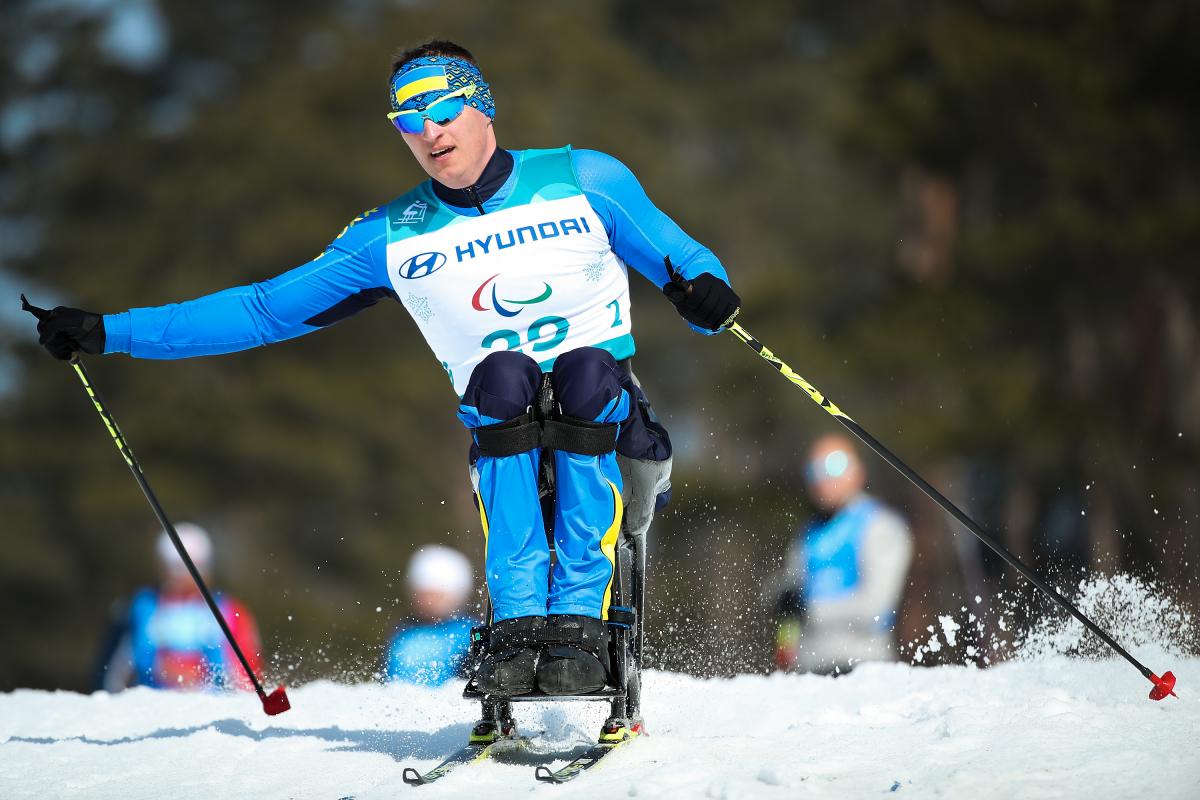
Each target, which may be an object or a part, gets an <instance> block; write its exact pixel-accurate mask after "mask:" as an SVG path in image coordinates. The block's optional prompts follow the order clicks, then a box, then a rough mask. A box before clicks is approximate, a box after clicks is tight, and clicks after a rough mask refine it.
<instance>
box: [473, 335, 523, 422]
mask: <svg viewBox="0 0 1200 800" xmlns="http://www.w3.org/2000/svg"><path fill="white" fill-rule="evenodd" d="M541 382H542V369H541V367H539V366H538V364H537V362H536V361H534V360H533V359H532V358H530V357H529V356H527V355H525V354H524V353H518V352H516V351H509V350H502V351H500V352H496V353H492V354H490V355H488V356H487V358H485V359H483V361H480V362H479V364H478V365H477V366H476V367H475V369H474V370H472V371H471V378H470V380H468V381H467V389H466V391H465V392H463V396H462V403H463V405H468V406H474V407H475V408H477V409H479V413H481V414H486V415H487V416H489V417H495V418H496V419H501V420H511V419H516V418H517V417H519V416H521V415H522V414H524V413H525V412H526V411H527V410H528V409H529V407H530V406H532V405H533V404H534V402H535V399H536V397H537V391H538V387H539V386H540V385H541Z"/></svg>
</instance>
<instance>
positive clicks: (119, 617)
mask: <svg viewBox="0 0 1200 800" xmlns="http://www.w3.org/2000/svg"><path fill="white" fill-rule="evenodd" d="M175 530H176V533H178V534H179V538H180V540H181V541H182V542H183V546H184V548H185V549H186V550H187V551H188V554H189V555H190V556H191V557H192V561H193V562H195V564H196V568H197V569H198V570H200V574H201V575H202V576H203V577H204V579H205V581H206V582H208V580H209V576H210V574H211V572H212V562H213V546H212V540H211V539H210V538H209V536H208V534H207V533H206V532H205V531H204V529H203V528H201V527H200V526H198V525H194V524H192V523H189V522H182V523H180V524H179V525H177V526H176V528H175ZM156 550H157V552H158V561H159V566H160V576H161V577H160V580H159V585H158V586H147V587H143V588H141V589H138V590H137V591H136V592H134V594H133V596H132V597H131V598H129V599H128V600H126V601H123V602H119V603H118V604H117V605H115V606H114V608H113V614H112V623H111V625H110V627H109V631H108V634H107V636H106V637H105V641H104V646H103V648H102V655H101V659H100V664H99V668H98V669H97V674H96V679H95V688H96V689H103V690H105V691H110V692H117V691H121V690H122V689H126V688H129V687H131V686H151V687H156V688H161V689H207V688H237V689H252V688H253V687H252V686H251V685H250V682H249V680H248V679H247V678H246V676H245V673H244V672H243V671H242V668H241V665H240V664H239V663H238V661H237V656H236V655H235V654H234V652H233V650H232V648H230V646H229V643H228V642H227V641H226V640H225V637H224V635H223V634H222V633H221V628H220V626H219V625H218V624H217V621H216V620H215V619H214V618H213V615H212V611H211V610H210V609H209V607H208V605H207V604H206V603H205V602H204V597H203V596H202V595H201V594H200V590H199V589H197V588H196V584H195V582H194V581H193V580H192V577H191V575H190V574H188V571H187V567H186V566H184V563H183V560H182V559H181V558H180V557H179V554H178V553H177V552H176V551H175V546H174V545H173V544H172V543H171V540H170V538H169V537H168V536H167V534H166V532H165V531H164V532H163V533H162V534H161V535H160V536H159V537H158V542H157V546H156ZM215 599H216V601H217V605H218V606H219V607H220V609H221V613H222V614H224V615H225V620H226V621H227V622H228V623H229V628H230V630H231V631H232V632H233V636H234V638H235V639H237V642H238V644H239V645H240V646H241V648H242V651H243V652H244V653H245V654H246V658H247V660H248V661H249V662H250V666H251V667H252V668H253V669H254V670H255V671H256V672H257V671H259V670H260V668H261V666H260V659H261V651H262V645H261V643H260V640H259V636H258V628H257V626H256V625H255V623H254V617H253V616H251V614H250V611H249V610H248V609H247V608H246V607H245V606H243V605H242V604H241V603H239V602H238V601H237V600H236V599H234V598H232V597H230V596H229V595H223V594H221V593H217V594H216V596H215Z"/></svg>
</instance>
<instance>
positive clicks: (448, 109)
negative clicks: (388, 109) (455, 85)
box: [387, 83, 475, 133]
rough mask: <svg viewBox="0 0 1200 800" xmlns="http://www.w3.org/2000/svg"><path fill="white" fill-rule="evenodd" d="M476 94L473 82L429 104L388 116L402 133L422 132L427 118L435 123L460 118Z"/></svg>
mask: <svg viewBox="0 0 1200 800" xmlns="http://www.w3.org/2000/svg"><path fill="white" fill-rule="evenodd" d="M474 94H475V84H473V83H471V84H468V85H466V86H464V87H463V88H461V89H456V90H455V91H453V92H451V93H450V94H444V95H442V96H441V97H439V98H438V99H437V100H434V101H433V102H432V103H430V104H429V105H427V106H422V107H420V108H413V109H409V110H408V111H393V112H392V113H390V114H388V115H387V118H388V119H390V120H391V121H392V124H393V125H395V126H396V130H398V131H400V132H401V133H421V132H422V131H424V130H425V120H430V121H431V122H433V124H434V125H449V124H450V123H451V122H453V121H454V120H456V119H458V115H459V114H461V113H462V112H463V109H464V108H466V107H467V99H468V98H470V97H471V96H472V95H474Z"/></svg>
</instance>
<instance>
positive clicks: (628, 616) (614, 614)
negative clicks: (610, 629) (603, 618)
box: [608, 606, 637, 628]
mask: <svg viewBox="0 0 1200 800" xmlns="http://www.w3.org/2000/svg"><path fill="white" fill-rule="evenodd" d="M636 622H637V611H636V610H634V609H632V608H623V607H621V606H609V607H608V624H609V625H616V626H619V627H622V628H631V627H633V625H634V623H636Z"/></svg>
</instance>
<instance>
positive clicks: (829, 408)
mask: <svg viewBox="0 0 1200 800" xmlns="http://www.w3.org/2000/svg"><path fill="white" fill-rule="evenodd" d="M666 266H667V273H668V274H669V275H671V279H672V280H673V281H675V282H676V283H679V284H680V285H682V286H688V283H687V281H686V280H685V279H684V278H683V276H682V275H680V274H679V273H678V272H676V271H675V269H674V268H673V267H672V266H671V259H670V258H669V257H668V258H667V259H666ZM739 311H741V309H737V310H736V311H734V312H733V314H732V315H730V317H729V319H728V320H726V321H725V324H724V325H723V326H722V327H723V328H725V329H727V330H728V331H729V332H730V333H732V334H733V335H734V336H736V337H737V338H738V339H741V340H742V341H743V342H745V343H746V346H748V347H749V348H750V349H751V350H753V351H754V352H755V353H758V355H759V356H761V357H762V358H763V360H765V361H766V362H767V363H768V364H770V365H771V366H773V367H775V369H777V370H779V373H780V374H781V375H783V377H785V378H787V379H788V380H789V381H791V382H792V383H793V384H795V385H796V386H798V387H800V388H801V389H803V390H804V393H805V394H807V395H808V396H809V397H810V398H811V399H812V401H813V402H814V403H816V404H817V405H819V406H820V407H821V408H823V409H825V411H826V412H828V413H829V415H830V416H832V417H833V418H834V419H836V420H837V421H838V422H840V423H841V424H842V426H843V427H844V428H846V430H848V431H850V432H851V433H852V434H854V435H855V436H856V437H858V439H859V440H861V441H862V442H863V444H865V445H866V446H867V447H869V448H871V449H872V450H874V451H875V452H876V453H877V454H878V455H879V457H880V458H882V459H883V460H884V461H886V462H887V463H888V464H891V465H892V467H894V468H895V469H896V471H897V472H899V473H900V474H901V475H903V476H904V477H906V478H908V479H909V480H910V481H912V483H913V484H914V485H915V486H916V487H917V488H918V489H920V490H921V491H922V492H924V493H925V495H926V496H927V497H929V499H931V500H933V502H935V503H937V504H938V505H939V506H941V507H942V510H943V511H945V512H946V513H947V514H949V515H950V516H952V517H954V519H956V520H958V522H959V523H960V524H961V525H962V526H963V527H965V528H966V529H967V530H969V531H970V532H971V533H973V534H975V536H976V537H978V539H979V540H980V541H981V542H983V543H984V544H985V545H987V546H988V547H990V548H991V549H992V550H993V551H994V552H995V553H996V554H997V555H998V556H1000V557H1001V558H1003V559H1004V560H1005V561H1006V562H1008V563H1009V565H1011V566H1012V567H1013V569H1015V570H1017V572H1019V573H1021V574H1022V575H1024V576H1025V578H1027V579H1028V580H1029V582H1030V583H1032V584H1033V585H1034V586H1036V587H1037V588H1039V589H1041V590H1042V591H1043V592H1045V593H1046V594H1047V595H1049V596H1050V599H1051V600H1053V601H1054V602H1055V603H1057V604H1058V605H1059V606H1060V607H1062V608H1063V609H1065V610H1066V611H1068V612H1070V613H1071V615H1072V616H1073V617H1075V619H1077V620H1079V621H1080V622H1082V623H1083V624H1084V626H1086V627H1087V629H1088V630H1090V631H1091V632H1092V633H1094V634H1096V635H1097V636H1099V637H1100V639H1101V640H1102V641H1103V642H1104V643H1105V644H1107V645H1108V646H1109V647H1111V648H1112V649H1113V650H1115V651H1116V652H1117V653H1119V654H1120V655H1121V656H1122V657H1124V658H1125V660H1126V661H1128V662H1129V663H1130V664H1132V665H1133V666H1134V667H1136V668H1137V670H1138V672H1140V673H1142V675H1143V676H1145V678H1146V679H1147V680H1149V681H1150V682H1151V683H1152V684H1154V688H1153V689H1151V690H1150V699H1151V700H1162V699H1163V698H1165V697H1166V696H1167V695H1171V696H1173V697H1178V695H1176V694H1175V691H1174V688H1175V674H1174V673H1172V672H1170V671H1168V672H1164V673H1163V674H1162V677H1159V676H1158V675H1155V674H1154V672H1152V671H1151V670H1150V669H1149V668H1147V667H1146V666H1144V665H1143V664H1142V663H1141V662H1140V661H1138V660H1137V659H1136V658H1134V657H1133V656H1131V655H1130V654H1129V653H1128V652H1126V651H1125V648H1123V647H1121V645H1119V644H1117V642H1116V640H1114V639H1113V638H1112V637H1111V636H1109V635H1108V634H1107V633H1105V632H1104V631H1103V630H1101V628H1100V627H1099V626H1098V625H1096V623H1094V622H1092V621H1091V620H1090V619H1088V618H1087V616H1086V615H1084V613H1083V612H1082V611H1080V610H1079V609H1078V608H1076V607H1075V606H1074V605H1073V604H1072V603H1071V602H1070V601H1069V600H1067V598H1065V597H1063V596H1062V595H1061V594H1059V593H1058V592H1057V591H1055V590H1054V589H1053V588H1052V587H1051V586H1050V585H1049V584H1047V583H1046V582H1045V581H1043V580H1042V579H1041V578H1039V577H1038V576H1037V574H1036V573H1035V572H1034V571H1033V570H1031V569H1030V568H1029V567H1027V566H1025V565H1024V564H1022V563H1021V561H1020V560H1019V559H1018V558H1017V557H1016V556H1014V555H1013V554H1012V553H1010V552H1009V551H1008V550H1007V549H1005V547H1004V546H1003V545H1002V544H1000V542H998V541H996V539H994V538H993V537H992V536H990V535H988V533H987V532H986V531H984V529H983V528H982V527H980V526H979V524H978V523H976V522H975V521H974V520H973V519H971V518H970V517H968V516H967V515H966V513H964V512H963V511H962V510H961V509H960V508H959V507H958V506H956V505H954V503H951V502H950V500H948V499H947V498H946V497H945V496H944V495H943V494H942V493H941V492H939V491H938V490H937V489H935V488H933V486H932V485H931V484H930V483H929V482H928V481H926V480H925V479H924V478H922V477H921V476H920V475H918V474H917V473H916V472H915V471H914V470H913V469H911V468H910V467H909V466H908V465H907V464H905V463H904V462H903V461H901V460H900V459H899V458H897V457H896V455H895V454H893V453H892V451H891V450H888V449H887V448H886V447H884V446H883V444H881V443H880V441H879V440H878V439H876V438H875V437H874V436H872V435H871V434H870V433H868V432H867V431H866V429H865V428H863V427H862V426H861V425H859V424H858V423H857V422H855V421H854V420H853V419H851V418H850V416H849V415H848V414H846V412H844V411H842V410H841V409H840V408H838V407H837V405H836V404H834V402H833V401H832V400H830V399H829V398H828V397H826V396H825V395H823V394H822V393H821V392H820V391H819V390H818V389H817V388H816V387H815V386H813V385H812V384H811V383H809V382H808V381H806V380H804V378H802V377H800V375H799V374H797V373H796V372H795V371H794V370H793V369H792V368H791V367H789V366H788V365H787V364H785V363H783V361H781V360H780V359H779V357H778V356H776V355H775V354H774V353H772V352H771V351H770V350H768V349H767V348H766V347H765V346H763V344H762V343H761V342H759V341H758V340H757V339H755V338H754V337H753V336H751V335H750V333H749V332H748V331H747V330H746V329H745V328H743V327H742V326H741V325H739V324H738V323H737V322H735V321H734V320H735V319H736V318H737V316H738V312H739Z"/></svg>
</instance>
